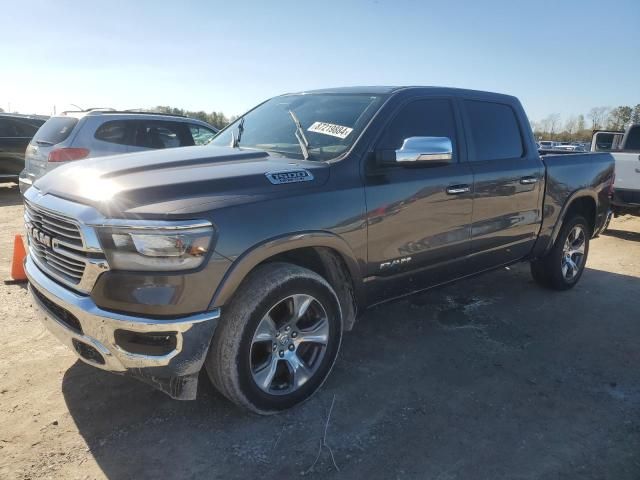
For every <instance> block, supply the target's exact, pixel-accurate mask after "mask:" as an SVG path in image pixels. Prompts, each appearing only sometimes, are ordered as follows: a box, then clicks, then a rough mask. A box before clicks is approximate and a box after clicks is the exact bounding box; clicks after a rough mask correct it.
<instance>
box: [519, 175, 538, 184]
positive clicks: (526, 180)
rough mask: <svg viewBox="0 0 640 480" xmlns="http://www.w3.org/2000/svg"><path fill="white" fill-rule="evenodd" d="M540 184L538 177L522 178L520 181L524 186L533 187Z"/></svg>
mask: <svg viewBox="0 0 640 480" xmlns="http://www.w3.org/2000/svg"><path fill="white" fill-rule="evenodd" d="M537 182H538V178H537V177H522V178H521V179H520V183H521V184H522V185H532V184H534V183H537Z"/></svg>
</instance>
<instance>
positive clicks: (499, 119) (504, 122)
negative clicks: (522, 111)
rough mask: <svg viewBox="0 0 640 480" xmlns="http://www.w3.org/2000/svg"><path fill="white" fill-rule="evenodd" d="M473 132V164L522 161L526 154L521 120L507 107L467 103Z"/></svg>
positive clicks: (469, 101) (470, 126)
mask: <svg viewBox="0 0 640 480" xmlns="http://www.w3.org/2000/svg"><path fill="white" fill-rule="evenodd" d="M464 105H465V109H466V111H467V115H468V117H469V129H470V131H471V138H472V139H473V144H474V147H475V158H474V159H473V160H477V161H483V160H501V159H506V158H520V157H522V154H523V153H524V149H523V147H522V136H521V134H520V127H519V125H518V119H517V118H516V114H515V112H514V111H513V109H512V108H511V107H510V106H509V105H506V104H503V103H493V102H483V101H477V100H465V102H464Z"/></svg>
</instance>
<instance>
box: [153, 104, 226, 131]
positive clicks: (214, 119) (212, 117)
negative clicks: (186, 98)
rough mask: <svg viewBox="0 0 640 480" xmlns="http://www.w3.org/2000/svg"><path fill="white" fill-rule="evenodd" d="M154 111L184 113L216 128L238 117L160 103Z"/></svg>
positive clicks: (173, 113)
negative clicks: (194, 110) (193, 110)
mask: <svg viewBox="0 0 640 480" xmlns="http://www.w3.org/2000/svg"><path fill="white" fill-rule="evenodd" d="M151 111H152V112H156V113H166V114H170V115H184V116H185V117H190V118H197V119H198V120H202V121H203V122H207V123H208V124H209V125H213V126H214V127H216V128H222V127H226V126H227V125H229V123H231V122H233V121H234V120H235V119H236V117H233V116H232V117H229V118H227V116H226V115H225V114H224V113H222V112H210V113H207V112H205V111H204V110H199V111H197V112H192V111H190V110H185V109H183V108H176V107H168V106H162V105H158V106H157V107H155V108H153V109H151Z"/></svg>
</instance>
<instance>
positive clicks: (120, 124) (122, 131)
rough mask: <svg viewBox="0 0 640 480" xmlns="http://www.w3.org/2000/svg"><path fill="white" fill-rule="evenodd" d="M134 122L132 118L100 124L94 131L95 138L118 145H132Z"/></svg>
mask: <svg viewBox="0 0 640 480" xmlns="http://www.w3.org/2000/svg"><path fill="white" fill-rule="evenodd" d="M135 127H136V122H135V121H132V120H114V121H111V122H106V123H103V124H102V125H100V127H98V129H97V130H96V133H95V135H94V136H95V138H96V140H101V141H103V142H109V143H116V144H118V145H134V143H133V137H134V135H133V134H134V131H135Z"/></svg>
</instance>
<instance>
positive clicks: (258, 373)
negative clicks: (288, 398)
mask: <svg viewBox="0 0 640 480" xmlns="http://www.w3.org/2000/svg"><path fill="white" fill-rule="evenodd" d="M329 333H330V332H329V319H328V316H327V312H326V310H325V308H324V307H323V305H322V304H321V303H320V302H319V301H318V300H317V299H316V298H314V297H312V296H311V295H306V294H297V295H291V296H289V297H286V298H284V299H282V300H280V301H279V302H278V303H276V304H275V305H274V306H273V307H271V309H270V310H269V311H268V312H267V314H266V315H264V317H262V319H261V320H260V322H259V323H258V326H257V328H256V331H255V333H254V335H253V339H252V342H251V351H250V365H251V374H252V376H253V380H254V382H255V384H256V385H257V386H258V387H259V388H260V389H261V390H262V391H263V392H265V393H268V394H270V395H286V394H290V393H293V392H294V391H296V390H298V389H299V388H301V387H302V386H303V385H304V384H305V383H306V382H307V381H308V380H309V379H310V378H311V377H313V375H314V374H315V373H316V371H317V370H318V368H319V367H320V365H321V364H322V360H323V358H324V356H325V353H326V350H327V344H328V342H329Z"/></svg>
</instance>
